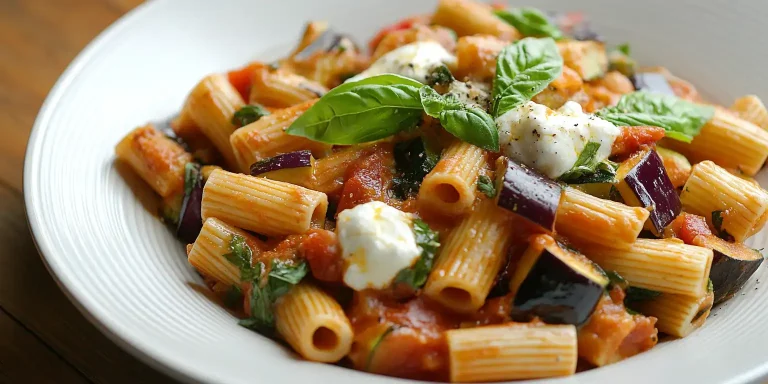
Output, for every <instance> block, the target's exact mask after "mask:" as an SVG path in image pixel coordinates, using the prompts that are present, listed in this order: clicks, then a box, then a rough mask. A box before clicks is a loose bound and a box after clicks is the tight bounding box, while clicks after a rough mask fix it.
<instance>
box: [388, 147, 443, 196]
mask: <svg viewBox="0 0 768 384" xmlns="http://www.w3.org/2000/svg"><path fill="white" fill-rule="evenodd" d="M394 155H395V170H396V171H397V174H396V175H395V177H394V178H393V179H392V184H393V186H392V189H393V191H394V193H395V196H397V197H398V198H400V199H406V198H408V197H412V196H415V195H416V194H417V193H419V188H420V187H421V182H422V180H424V177H425V176H427V174H428V173H429V172H430V171H431V170H432V168H434V167H435V165H437V161H438V160H439V155H436V154H430V153H429V152H428V151H427V148H426V145H425V144H424V140H423V139H422V138H416V139H413V140H411V141H404V142H400V143H397V144H395V149H394Z"/></svg>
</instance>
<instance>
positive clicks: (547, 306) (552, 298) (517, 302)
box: [510, 235, 609, 326]
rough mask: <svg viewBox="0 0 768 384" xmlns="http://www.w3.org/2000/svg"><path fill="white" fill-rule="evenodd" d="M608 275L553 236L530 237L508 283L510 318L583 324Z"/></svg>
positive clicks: (593, 307) (606, 281)
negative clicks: (510, 300)
mask: <svg viewBox="0 0 768 384" xmlns="http://www.w3.org/2000/svg"><path fill="white" fill-rule="evenodd" d="M608 282H609V279H608V276H607V275H606V274H605V272H603V270H602V269H600V267H599V266H597V264H595V263H593V262H592V261H590V260H589V259H587V258H586V257H585V256H584V255H581V254H579V253H576V252H574V251H571V250H568V249H566V248H565V247H564V246H562V245H560V244H558V243H557V242H556V241H555V239H553V238H552V236H549V235H537V236H535V237H533V238H531V241H530V244H529V246H528V249H527V250H526V251H525V254H523V257H522V259H520V262H519V264H518V267H517V269H516V270H515V274H514V275H513V277H512V281H511V283H510V290H511V291H512V292H513V294H514V299H513V301H512V314H511V315H512V320H514V321H521V322H525V321H530V320H531V319H533V318H534V317H538V318H540V319H541V320H542V321H544V322H545V323H548V324H573V325H576V326H579V325H581V324H584V323H585V322H586V321H587V320H588V319H589V317H590V315H592V312H593V311H594V310H595V307H596V306H597V303H598V302H599V301H600V298H601V297H603V294H604V292H605V288H606V287H607V286H608Z"/></svg>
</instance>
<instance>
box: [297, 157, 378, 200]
mask: <svg viewBox="0 0 768 384" xmlns="http://www.w3.org/2000/svg"><path fill="white" fill-rule="evenodd" d="M369 149H370V147H369V146H365V145H353V146H350V147H347V148H344V149H342V150H340V151H337V152H334V153H333V154H331V155H329V156H326V157H324V158H322V159H319V160H316V161H315V166H314V168H312V173H313V181H312V186H311V188H312V189H314V190H316V191H320V192H323V193H327V194H332V193H336V192H338V191H340V190H341V188H342V187H343V186H344V174H345V173H346V172H347V168H349V165H350V164H351V163H352V162H353V161H355V160H356V159H358V158H360V157H362V155H363V153H365V152H366V151H368V150H369Z"/></svg>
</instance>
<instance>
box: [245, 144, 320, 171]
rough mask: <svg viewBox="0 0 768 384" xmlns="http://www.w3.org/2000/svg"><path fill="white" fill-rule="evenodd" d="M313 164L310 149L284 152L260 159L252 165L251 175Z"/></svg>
mask: <svg viewBox="0 0 768 384" xmlns="http://www.w3.org/2000/svg"><path fill="white" fill-rule="evenodd" d="M311 166H312V152H311V151H309V150H303V151H296V152H289V153H283V154H280V155H277V156H273V157H270V158H268V159H264V160H259V161H257V162H255V163H253V164H252V165H251V176H258V175H261V174H262V173H267V172H273V171H280V170H283V169H291V168H303V167H311Z"/></svg>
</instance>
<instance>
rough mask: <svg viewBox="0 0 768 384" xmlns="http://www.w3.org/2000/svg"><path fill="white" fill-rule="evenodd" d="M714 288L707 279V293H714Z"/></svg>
mask: <svg viewBox="0 0 768 384" xmlns="http://www.w3.org/2000/svg"><path fill="white" fill-rule="evenodd" d="M714 290H715V286H714V285H713V284H712V279H707V292H714Z"/></svg>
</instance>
